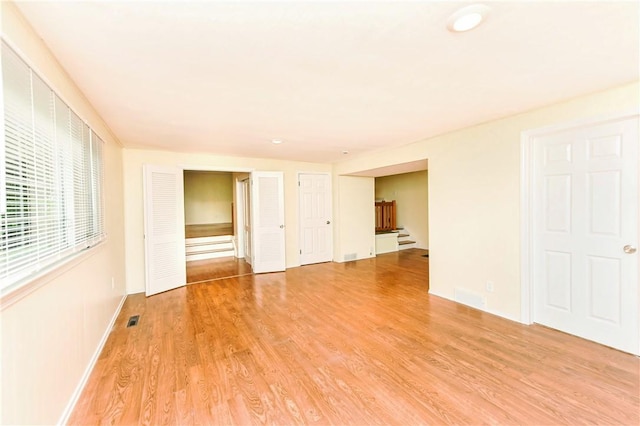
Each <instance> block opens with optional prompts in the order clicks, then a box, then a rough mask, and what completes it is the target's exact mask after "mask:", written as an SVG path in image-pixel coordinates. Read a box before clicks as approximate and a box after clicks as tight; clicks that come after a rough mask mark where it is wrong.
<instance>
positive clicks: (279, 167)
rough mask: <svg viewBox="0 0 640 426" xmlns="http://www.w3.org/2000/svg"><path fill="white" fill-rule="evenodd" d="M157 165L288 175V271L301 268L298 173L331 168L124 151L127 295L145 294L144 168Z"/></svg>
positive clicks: (268, 160)
mask: <svg viewBox="0 0 640 426" xmlns="http://www.w3.org/2000/svg"><path fill="white" fill-rule="evenodd" d="M144 164H156V165H165V166H174V167H176V168H179V169H184V170H215V171H233V172H241V171H251V170H263V171H282V172H284V202H285V244H286V266H287V268H291V267H295V266H300V258H299V237H298V234H299V232H298V173H299V172H325V173H328V172H330V171H331V165H330V164H316V163H303V162H295V161H284V160H270V159H259V158H245V157H226V156H220V155H209V154H194V153H180V152H169V151H152V150H142V149H125V150H124V171H123V172H124V180H125V181H126V182H127V185H126V187H125V202H124V216H125V255H126V258H127V265H126V280H127V292H128V293H129V294H131V293H140V292H143V291H144V287H145V283H144V267H145V263H144V262H145V260H144V235H143V230H144V208H143V201H144V197H143V193H142V166H143V165H144Z"/></svg>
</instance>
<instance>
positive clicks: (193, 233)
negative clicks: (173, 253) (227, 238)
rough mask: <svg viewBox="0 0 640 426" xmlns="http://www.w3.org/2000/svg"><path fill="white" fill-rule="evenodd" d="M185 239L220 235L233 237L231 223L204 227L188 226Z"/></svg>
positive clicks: (204, 225)
mask: <svg viewBox="0 0 640 426" xmlns="http://www.w3.org/2000/svg"><path fill="white" fill-rule="evenodd" d="M184 234H185V238H200V237H217V236H219V235H233V224H231V223H206V224H203V225H186V226H185V227H184Z"/></svg>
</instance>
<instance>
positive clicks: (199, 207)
mask: <svg viewBox="0 0 640 426" xmlns="http://www.w3.org/2000/svg"><path fill="white" fill-rule="evenodd" d="M232 203H233V178H232V176H231V173H217V172H202V171H189V170H185V172H184V222H185V224H186V225H200V224H209V223H231V204H232Z"/></svg>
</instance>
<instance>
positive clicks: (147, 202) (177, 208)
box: [144, 165, 187, 296]
mask: <svg viewBox="0 0 640 426" xmlns="http://www.w3.org/2000/svg"><path fill="white" fill-rule="evenodd" d="M144 235H145V240H144V241H145V277H146V287H145V288H146V294H147V296H151V295H152V294H156V293H161V292H163V291H167V290H171V289H174V288H176V287H180V286H183V285H185V284H186V281H187V272H186V262H185V242H184V187H183V174H182V170H180V169H176V168H173V167H161V166H154V165H145V166H144Z"/></svg>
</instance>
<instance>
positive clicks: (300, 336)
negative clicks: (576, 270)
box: [70, 249, 640, 425]
mask: <svg viewBox="0 0 640 426" xmlns="http://www.w3.org/2000/svg"><path fill="white" fill-rule="evenodd" d="M422 254H423V251H420V250H417V249H412V250H405V251H401V252H398V253H389V254H385V255H381V256H378V257H377V258H375V259H367V260H361V261H357V262H349V263H342V264H337V263H324V264H318V265H309V266H304V267H300V268H293V269H289V270H288V271H287V272H284V273H274V274H263V275H244V276H240V277H234V278H229V279H220V280H215V281H211V282H208V283H201V284H193V285H189V286H187V287H184V288H181V289H177V290H174V291H170V292H166V293H163V294H160V295H156V296H152V297H150V298H145V297H144V296H143V295H141V294H137V295H132V296H129V297H128V298H127V300H126V303H125V305H124V307H123V310H122V312H121V315H120V316H119V319H118V321H117V323H116V326H115V328H114V330H113V332H112V334H111V336H110V337H109V339H108V342H107V344H106V346H105V348H104V351H103V353H102V354H101V356H100V358H99V360H98V362H97V365H96V367H95V369H94V371H93V373H92V375H91V378H90V380H89V382H88V384H87V386H86V388H85V391H84V393H83V394H82V396H81V398H80V400H79V402H78V404H77V406H76V409H75V411H74V413H73V415H72V417H71V419H70V420H71V421H70V423H71V424H98V423H100V424H103V423H106V424H194V423H198V424H241V425H248V424H264V423H266V424H281V425H288V424H398V425H415V424H450V423H457V424H488V423H497V424H513V425H524V424H529V425H540V424H547V425H549V424H584V423H596V424H608V425H613V424H625V425H627V424H628V425H638V424H640V414H639V393H640V387H639V368H640V360H639V359H638V358H636V357H634V356H631V355H628V354H624V353H621V352H618V351H616V350H613V349H609V348H606V347H604V346H600V345H598V344H595V343H591V342H588V341H585V340H582V339H579V338H576V337H573V336H569V335H566V334H563V333H560V332H557V331H554V330H550V329H547V328H544V327H541V326H524V325H521V324H518V323H515V322H511V321H508V320H504V319H501V318H498V317H495V316H492V315H489V314H486V313H482V312H479V311H477V310H474V309H471V308H468V307H465V306H463V305H459V304H456V303H453V302H451V301H448V300H444V299H441V298H438V297H435V296H431V295H429V294H428V293H427V288H428V272H427V271H428V262H429V260H428V258H425V257H422V256H421V255H422ZM135 314H139V315H140V322H139V325H138V326H136V327H132V328H126V327H125V325H126V322H127V318H128V317H129V316H131V315H135Z"/></svg>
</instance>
